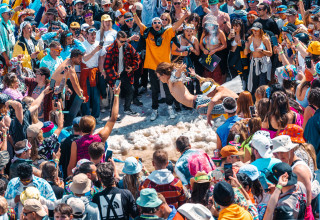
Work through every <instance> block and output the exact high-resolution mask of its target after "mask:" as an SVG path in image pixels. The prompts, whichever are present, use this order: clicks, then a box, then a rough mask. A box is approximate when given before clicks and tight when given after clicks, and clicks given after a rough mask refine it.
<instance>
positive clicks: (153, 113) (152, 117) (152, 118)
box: [150, 109, 158, 121]
mask: <svg viewBox="0 0 320 220" xmlns="http://www.w3.org/2000/svg"><path fill="white" fill-rule="evenodd" d="M157 117H158V110H157V109H153V111H152V113H151V117H150V120H151V121H154V120H156V118H157Z"/></svg>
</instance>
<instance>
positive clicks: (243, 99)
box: [237, 91, 253, 118]
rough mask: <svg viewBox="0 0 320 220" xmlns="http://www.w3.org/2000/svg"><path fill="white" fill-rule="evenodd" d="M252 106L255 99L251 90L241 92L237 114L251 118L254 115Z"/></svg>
mask: <svg viewBox="0 0 320 220" xmlns="http://www.w3.org/2000/svg"><path fill="white" fill-rule="evenodd" d="M250 107H253V100H252V96H251V94H250V92H248V91H244V92H241V93H240V94H239V98H238V100H237V115H239V117H241V118H251V117H252V116H253V115H251V112H250Z"/></svg>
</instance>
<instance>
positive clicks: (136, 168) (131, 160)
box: [122, 157, 142, 175]
mask: <svg viewBox="0 0 320 220" xmlns="http://www.w3.org/2000/svg"><path fill="white" fill-rule="evenodd" d="M141 170H142V163H141V161H140V160H137V159H136V158H135V157H128V158H127V159H126V160H125V161H124V167H123V169H122V172H123V173H125V174H129V175H132V174H136V173H140V171H141Z"/></svg>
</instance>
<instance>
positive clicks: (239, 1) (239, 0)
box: [234, 0, 244, 8]
mask: <svg viewBox="0 0 320 220" xmlns="http://www.w3.org/2000/svg"><path fill="white" fill-rule="evenodd" d="M234 6H236V7H237V8H240V7H241V6H244V1H243V0H236V1H235V2H234Z"/></svg>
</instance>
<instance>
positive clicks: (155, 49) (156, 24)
mask: <svg viewBox="0 0 320 220" xmlns="http://www.w3.org/2000/svg"><path fill="white" fill-rule="evenodd" d="M131 11H132V13H133V15H134V17H133V18H134V21H135V22H136V24H137V25H138V26H139V28H140V33H141V35H142V38H143V39H144V40H145V43H146V57H145V62H144V68H145V69H149V72H150V75H149V77H150V84H151V91H152V109H153V112H152V114H151V118H150V120H151V121H153V120H155V119H156V118H157V116H158V107H159V104H158V93H159V91H160V88H159V87H160V86H159V79H158V77H157V75H156V73H155V69H156V68H157V66H158V64H159V63H161V62H170V55H171V47H170V45H171V39H172V38H173V37H174V36H175V31H176V30H177V29H178V28H179V27H180V26H181V24H182V23H183V21H184V20H185V19H186V18H187V17H188V16H189V15H190V12H186V13H185V14H184V16H183V17H182V18H181V19H180V20H179V21H178V22H176V23H175V24H174V25H173V26H172V27H171V28H168V29H166V30H164V28H163V27H162V25H161V19H160V18H159V17H155V18H153V19H152V27H149V28H147V27H146V26H145V25H144V24H142V22H141V21H140V19H139V17H138V16H137V13H136V6H133V7H132V9H131ZM163 87H164V91H165V93H166V103H167V105H168V112H169V115H170V119H174V118H175V117H176V116H175V113H174V111H173V108H172V104H173V101H174V98H173V97H172V95H171V94H170V91H169V88H168V85H167V84H164V85H163Z"/></svg>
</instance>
